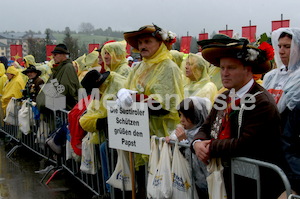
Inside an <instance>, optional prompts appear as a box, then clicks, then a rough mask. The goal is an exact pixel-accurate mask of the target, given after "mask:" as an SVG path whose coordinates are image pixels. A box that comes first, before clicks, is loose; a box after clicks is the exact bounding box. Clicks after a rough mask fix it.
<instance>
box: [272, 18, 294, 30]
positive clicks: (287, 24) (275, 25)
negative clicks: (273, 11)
mask: <svg viewBox="0 0 300 199" xmlns="http://www.w3.org/2000/svg"><path fill="white" fill-rule="evenodd" d="M287 27H290V20H289V19H288V20H279V21H272V31H274V30H277V29H278V28H287Z"/></svg>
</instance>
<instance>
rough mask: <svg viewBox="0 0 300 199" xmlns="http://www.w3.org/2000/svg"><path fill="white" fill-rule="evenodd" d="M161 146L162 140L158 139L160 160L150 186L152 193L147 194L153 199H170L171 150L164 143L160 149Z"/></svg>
mask: <svg viewBox="0 0 300 199" xmlns="http://www.w3.org/2000/svg"><path fill="white" fill-rule="evenodd" d="M161 145H162V138H161V139H159V147H160V149H161V151H160V159H159V162H158V166H157V170H156V172H155V176H154V178H153V181H152V184H151V186H152V187H151V189H152V190H153V191H152V193H150V192H149V194H150V195H151V197H152V198H155V199H161V198H171V196H172V174H171V159H172V154H171V148H170V146H169V144H167V143H166V142H164V144H163V146H162V148H161Z"/></svg>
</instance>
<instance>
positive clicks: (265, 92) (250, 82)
mask: <svg viewBox="0 0 300 199" xmlns="http://www.w3.org/2000/svg"><path fill="white" fill-rule="evenodd" d="M175 41H176V34H175V33H173V32H171V31H166V30H164V29H162V28H160V27H158V26H156V25H146V26H142V27H141V28H139V29H138V30H134V31H130V32H125V33H124V40H123V41H109V42H106V43H104V44H103V45H102V47H101V48H99V49H95V50H94V51H93V52H91V53H88V54H87V55H85V54H84V55H82V56H80V57H78V58H77V59H76V60H71V59H70V58H69V54H70V53H69V51H68V48H67V46H66V45H64V44H58V45H57V46H56V47H55V49H54V50H53V51H52V57H53V59H52V60H51V61H49V62H48V63H46V64H45V63H44V64H40V63H36V62H35V59H34V57H33V56H32V55H27V56H25V57H24V58H23V64H21V65H19V64H18V63H17V62H13V64H11V66H8V61H7V59H6V58H5V57H0V94H1V107H2V109H1V112H0V114H1V115H0V119H1V121H2V120H3V118H4V117H5V114H6V107H7V105H8V103H9V101H10V99H11V98H13V97H14V98H24V99H30V100H31V101H33V102H36V103H37V107H38V109H39V111H40V112H41V113H46V108H45V106H46V105H45V98H46V97H47V96H46V95H48V94H49V93H48V94H47V92H49V89H48V90H46V89H47V87H46V86H44V85H47V84H49V83H51V84H54V83H56V86H57V85H62V86H63V89H62V90H61V92H60V94H61V95H63V96H65V98H66V107H65V109H66V110H68V111H70V113H71V112H72V113H73V112H74V109H78V103H82V101H81V102H78V100H79V99H78V98H79V92H78V91H79V89H80V88H85V89H86V93H87V96H88V97H90V96H91V95H92V94H93V92H94V91H95V90H94V89H96V90H97V91H98V93H99V98H95V99H91V100H89V101H88V103H87V104H84V107H85V109H84V111H83V112H80V115H79V116H78V117H77V116H76V117H72V118H71V119H70V120H69V122H70V128H71V132H70V133H71V144H72V147H73V149H74V152H75V153H76V154H77V155H81V146H80V140H81V139H82V138H83V137H84V135H85V132H91V133H95V134H99V135H100V137H102V138H103V139H102V141H103V142H101V143H99V144H100V151H101V154H107V151H106V150H107V142H109V140H108V121H107V110H106V107H105V103H104V100H113V99H114V100H115V99H116V102H117V104H118V105H119V106H121V107H124V108H126V107H129V106H131V105H132V103H133V102H145V103H148V107H149V129H150V135H156V136H158V137H166V141H167V142H169V140H178V141H181V142H185V143H188V144H190V150H186V151H185V153H184V154H185V155H186V157H188V156H189V155H188V154H190V153H193V155H192V160H193V165H192V166H193V168H194V170H195V171H196V172H195V174H194V176H193V177H194V178H195V182H196V187H197V191H198V195H199V196H201V198H208V191H207V184H206V182H205V180H206V177H207V175H208V173H207V170H206V165H207V164H209V162H210V161H211V160H212V159H213V158H220V159H221V162H222V165H223V166H224V174H223V177H224V182H225V187H226V191H227V195H228V198H231V197H232V194H233V193H231V165H230V159H231V158H232V157H237V156H244V157H250V158H254V159H258V160H262V161H266V162H270V163H273V164H276V165H278V166H279V167H280V168H282V169H283V170H284V171H285V173H286V174H287V176H288V179H289V180H290V183H291V185H292V189H293V191H294V192H295V193H298V194H300V180H299V179H300V149H299V146H300V138H299V134H300V126H299V124H300V123H299V122H298V121H299V118H300V116H299V115H300V90H298V88H299V86H297V85H298V84H300V81H299V80H300V72H299V71H298V70H299V68H300V47H299V46H300V29H298V28H279V29H277V30H275V31H273V32H272V34H271V43H268V42H262V41H258V42H256V43H249V41H248V40H247V39H245V38H240V39H233V38H230V37H228V36H226V35H223V34H216V35H215V36H214V37H213V38H212V39H207V40H202V41H199V42H198V44H199V46H200V47H201V48H199V49H201V51H200V52H199V53H189V54H187V55H185V54H183V53H181V52H179V51H176V50H172V44H173V43H174V42H175ZM126 43H128V44H129V45H130V46H131V47H132V48H133V49H134V51H135V52H139V56H138V57H136V58H137V59H138V58H141V59H140V60H135V59H134V58H133V57H134V56H133V55H128V54H127V53H126ZM274 55H275V56H274ZM298 72H299V74H298ZM170 96H172V97H170ZM88 99H90V98H88ZM79 128H80V130H78V129H79ZM72 129H73V130H72ZM72 136H73V140H72ZM101 158H103V157H101ZM103 160H104V159H103ZM147 161H148V156H146V155H142V154H135V167H136V170H137V172H141V174H142V172H143V171H144V169H142V168H143V167H144V166H145V163H146V162H147ZM104 162H105V161H104ZM105 163H106V164H109V163H107V162H105ZM260 172H261V185H262V190H261V191H262V192H261V194H262V198H278V197H280V195H281V197H284V194H285V193H284V187H283V184H282V182H281V180H280V179H279V178H278V177H277V176H276V174H274V173H272V172H270V171H267V170H264V169H261V171H260ZM141 176H143V175H137V180H138V182H140V181H142V180H144V179H142V177H141ZM104 177H105V178H106V179H107V178H108V176H107V173H105V174H104ZM237 181H238V183H236V185H237V187H236V188H235V190H236V193H235V194H236V198H249V199H250V198H251V199H253V198H256V193H255V192H253V191H249V188H250V187H251V186H252V185H253V186H254V189H255V186H256V185H254V184H253V183H251V182H250V181H251V180H249V179H247V178H242V177H241V178H238V179H237ZM247 184H248V185H249V186H245V185H247ZM107 189H108V190H107V192H109V187H107ZM138 194H140V195H139V197H140V198H142V197H143V195H142V194H144V193H143V188H142V187H141V188H139V192H138Z"/></svg>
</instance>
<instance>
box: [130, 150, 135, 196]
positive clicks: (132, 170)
mask: <svg viewBox="0 0 300 199" xmlns="http://www.w3.org/2000/svg"><path fill="white" fill-rule="evenodd" d="M129 164H130V174H131V187H132V194H131V195H132V196H131V198H132V199H135V176H134V161H133V153H132V152H129Z"/></svg>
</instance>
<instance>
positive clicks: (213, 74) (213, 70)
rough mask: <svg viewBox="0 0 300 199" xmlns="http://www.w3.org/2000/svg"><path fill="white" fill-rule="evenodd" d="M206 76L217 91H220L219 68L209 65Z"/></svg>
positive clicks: (221, 85)
mask: <svg viewBox="0 0 300 199" xmlns="http://www.w3.org/2000/svg"><path fill="white" fill-rule="evenodd" d="M208 75H209V76H210V80H211V81H212V82H213V83H214V84H215V85H216V87H217V89H218V90H220V89H221V88H222V87H223V84H222V79H221V68H220V67H217V66H214V65H212V64H210V66H209V67H208Z"/></svg>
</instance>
